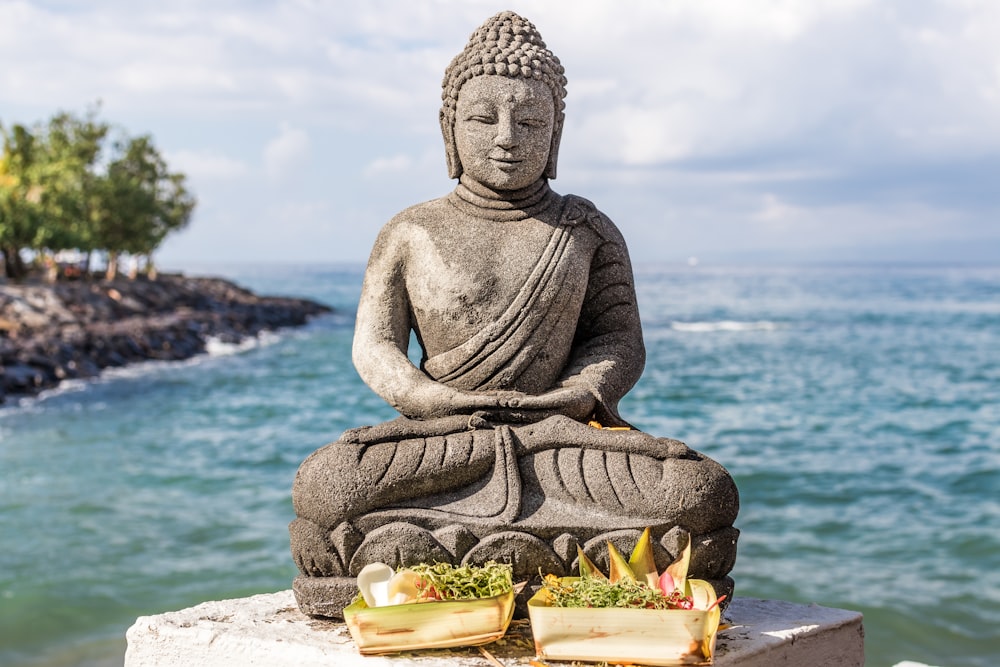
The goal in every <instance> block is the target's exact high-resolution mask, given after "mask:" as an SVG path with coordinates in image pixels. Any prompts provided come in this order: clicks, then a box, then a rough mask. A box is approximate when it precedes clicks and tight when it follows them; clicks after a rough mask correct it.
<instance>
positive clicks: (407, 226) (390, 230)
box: [375, 197, 449, 249]
mask: <svg viewBox="0 0 1000 667" xmlns="http://www.w3.org/2000/svg"><path fill="white" fill-rule="evenodd" d="M448 206H449V205H448V203H447V201H446V200H445V198H444V197H442V198H440V199H432V200H431V201H426V202H422V203H420V204H415V205H413V206H410V207H409V208H406V209H403V210H402V211H400V212H399V213H397V214H396V215H394V216H392V218H390V219H389V221H388V222H387V223H385V224H384V225H383V226H382V229H381V230H380V231H379V234H378V238H377V239H376V240H375V249H380V248H381V249H389V248H393V249H401V248H404V247H406V246H407V245H409V243H410V242H412V241H414V240H415V239H417V238H422V237H424V236H426V232H427V230H428V229H431V228H433V227H435V226H436V225H440V224H441V220H442V217H443V216H444V215H446V214H447V213H448Z"/></svg>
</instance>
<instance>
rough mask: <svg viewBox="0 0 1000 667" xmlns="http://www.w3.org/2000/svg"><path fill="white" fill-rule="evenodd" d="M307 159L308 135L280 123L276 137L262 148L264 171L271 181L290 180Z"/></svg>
mask: <svg viewBox="0 0 1000 667" xmlns="http://www.w3.org/2000/svg"><path fill="white" fill-rule="evenodd" d="M308 159H309V135H308V134H307V133H306V132H305V131H304V130H300V129H297V128H294V127H292V126H291V125H289V124H288V123H285V122H283V123H281V125H280V129H279V132H278V136H277V137H275V138H274V139H272V140H271V141H269V142H268V143H267V146H265V147H264V171H265V173H266V174H267V176H268V178H270V179H271V180H272V181H276V182H282V181H287V180H289V179H291V178H292V177H293V176H294V175H295V174H296V172H298V171H299V170H300V169H302V168H304V167H305V164H306V162H307V161H308Z"/></svg>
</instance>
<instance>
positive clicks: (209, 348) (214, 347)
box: [205, 331, 281, 357]
mask: <svg viewBox="0 0 1000 667" xmlns="http://www.w3.org/2000/svg"><path fill="white" fill-rule="evenodd" d="M279 340H281V333H278V332H274V331H262V332H260V333H259V334H258V335H257V336H256V337H250V338H244V339H243V340H241V341H240V342H239V343H227V342H225V341H223V340H221V339H219V338H216V337H215V336H209V337H208V338H207V339H206V340H205V353H206V354H208V355H209V356H211V357H225V356H229V355H231V354H239V353H240V352H246V351H247V350H252V349H254V348H256V347H267V346H268V345H273V344H274V343H276V342H278V341H279Z"/></svg>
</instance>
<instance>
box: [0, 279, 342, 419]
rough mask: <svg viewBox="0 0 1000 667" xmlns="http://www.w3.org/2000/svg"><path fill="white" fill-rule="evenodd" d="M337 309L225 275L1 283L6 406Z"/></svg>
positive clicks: (0, 377) (0, 350) (0, 383)
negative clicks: (253, 288)
mask: <svg viewBox="0 0 1000 667" xmlns="http://www.w3.org/2000/svg"><path fill="white" fill-rule="evenodd" d="M330 311H331V309H330V308H329V307H328V306H325V305H323V304H320V303H316V302H314V301H309V300H307V299H296V298H288V297H273V296H257V295H256V294H254V293H253V292H250V291H249V290H247V289H244V288H242V287H240V286H238V285H236V284H234V283H232V282H230V281H228V280H224V279H221V278H195V277H186V276H183V275H173V274H168V275H164V274H161V275H160V276H158V277H157V278H156V279H155V280H150V279H146V278H141V277H140V278H136V279H134V280H127V279H121V280H115V281H111V282H108V281H99V280H92V281H74V282H62V283H56V284H53V285H42V284H39V285H13V284H6V285H4V284H0V403H2V402H3V401H4V400H5V398H7V397H12V396H19V395H20V396H24V395H29V396H30V395H35V394H38V393H39V392H41V391H43V390H45V389H49V388H52V387H55V386H57V385H58V384H59V383H60V382H62V381H63V380H67V379H71V378H89V377H95V376H97V375H98V374H100V372H101V371H102V370H103V369H105V368H112V367H119V366H125V365H127V364H131V363H136V362H140V361H148V360H181V359H187V358H190V357H193V356H195V355H197V354H201V353H203V352H204V351H205V346H206V343H207V341H208V340H209V339H210V338H214V339H218V340H221V341H223V342H227V343H238V342H240V341H242V340H245V339H247V338H250V337H254V336H257V335H258V334H259V333H261V332H262V331H272V330H275V329H280V328H284V327H294V326H301V325H303V324H305V323H306V322H307V321H308V320H309V318H311V317H313V316H316V315H320V314H322V313H328V312H330Z"/></svg>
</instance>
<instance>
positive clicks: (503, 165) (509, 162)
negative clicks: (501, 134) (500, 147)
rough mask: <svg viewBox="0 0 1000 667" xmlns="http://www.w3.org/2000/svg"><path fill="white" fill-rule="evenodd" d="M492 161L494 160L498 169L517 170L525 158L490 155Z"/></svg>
mask: <svg viewBox="0 0 1000 667" xmlns="http://www.w3.org/2000/svg"><path fill="white" fill-rule="evenodd" d="M490 162H492V163H493V164H494V165H495V166H496V168H497V169H499V170H500V171H511V172H512V171H517V169H518V168H519V167H520V166H521V163H522V162H524V160H518V159H515V158H510V157H490Z"/></svg>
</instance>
